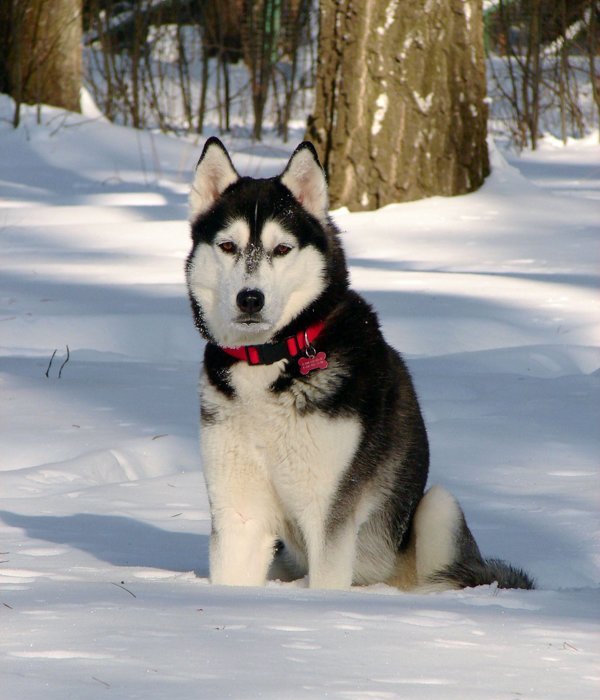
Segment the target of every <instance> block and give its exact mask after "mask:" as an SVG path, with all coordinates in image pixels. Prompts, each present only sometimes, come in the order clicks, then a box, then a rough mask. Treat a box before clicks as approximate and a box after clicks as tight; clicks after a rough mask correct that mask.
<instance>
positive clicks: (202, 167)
mask: <svg viewBox="0 0 600 700" xmlns="http://www.w3.org/2000/svg"><path fill="white" fill-rule="evenodd" d="M239 177H240V176H239V175H238V174H237V171H236V169H235V168H234V167H233V163H232V162H231V158H230V157H229V153H227V150H226V149H225V146H224V145H223V144H222V143H221V142H220V141H219V139H218V138H216V137H215V136H211V137H210V138H209V139H208V141H207V142H206V143H205V144H204V150H203V151H202V155H201V156H200V160H199V161H198V165H197V166H196V174H195V175H194V182H193V183H192V191H191V192H190V221H194V219H196V218H197V217H198V216H199V215H200V214H204V212H206V211H208V210H209V209H210V208H211V207H212V205H213V204H214V203H215V202H216V201H217V199H218V198H219V197H220V196H221V195H222V194H223V192H224V191H225V190H226V189H227V188H228V187H229V185H233V183H234V182H237V180H239Z"/></svg>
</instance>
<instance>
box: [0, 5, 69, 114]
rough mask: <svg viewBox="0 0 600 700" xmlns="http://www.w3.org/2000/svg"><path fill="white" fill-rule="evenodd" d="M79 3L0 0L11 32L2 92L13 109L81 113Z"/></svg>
mask: <svg viewBox="0 0 600 700" xmlns="http://www.w3.org/2000/svg"><path fill="white" fill-rule="evenodd" d="M81 4H82V0H0V16H1V17H2V23H3V24H4V23H5V22H6V24H7V26H9V27H10V35H9V45H8V48H6V49H5V52H4V53H5V60H6V65H5V71H4V75H5V78H4V85H3V87H4V89H6V91H7V92H8V93H9V94H10V95H11V96H12V97H13V98H14V99H15V101H16V102H17V103H21V102H26V103H30V104H41V103H43V104H50V105H54V106H55V107H64V108H65V109H69V110H72V111H75V112H79V111H80V106H79V90H80V88H81V36H82V22H81Z"/></svg>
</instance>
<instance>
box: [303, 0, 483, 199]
mask: <svg viewBox="0 0 600 700" xmlns="http://www.w3.org/2000/svg"><path fill="white" fill-rule="evenodd" d="M484 98H485V65H484V55H483V20H482V8H481V1H480V0H425V1H423V0H403V2H400V1H399V0H389V1H387V2H381V1H380V0H321V3H320V35H319V65H318V69H317V85H316V104H315V113H314V115H313V117H311V118H310V119H309V124H308V132H307V136H308V138H310V139H311V140H312V141H313V142H314V143H315V146H316V147H317V150H318V152H319V156H320V158H321V160H322V162H323V164H324V166H325V169H326V172H327V175H328V179H329V191H330V197H331V204H332V206H333V207H336V206H341V205H344V206H347V207H349V208H350V209H351V210H353V211H356V210H367V209H375V208H378V207H381V206H383V205H385V204H388V203H391V202H402V201H409V200H414V199H420V198H422V197H429V196H432V195H456V194H462V193H465V192H471V191H473V190H475V189H477V188H478V187H479V186H480V185H481V184H482V182H483V180H484V178H485V177H486V175H487V174H488V172H489V161H488V152H487V144H486V126H487V107H486V104H485V102H484Z"/></svg>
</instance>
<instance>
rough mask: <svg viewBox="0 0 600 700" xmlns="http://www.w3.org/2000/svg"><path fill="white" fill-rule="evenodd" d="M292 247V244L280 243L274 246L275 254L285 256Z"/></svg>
mask: <svg viewBox="0 0 600 700" xmlns="http://www.w3.org/2000/svg"><path fill="white" fill-rule="evenodd" d="M291 249H292V247H291V246H289V245H286V244H285V243H280V244H279V245H278V246H275V248H273V255H274V256H275V257H277V258H283V256H284V255H287V254H288V253H289V252H290V250H291Z"/></svg>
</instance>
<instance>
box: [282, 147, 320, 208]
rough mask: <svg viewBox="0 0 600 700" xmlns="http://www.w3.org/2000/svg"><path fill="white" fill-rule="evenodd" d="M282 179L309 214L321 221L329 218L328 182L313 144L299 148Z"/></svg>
mask: <svg viewBox="0 0 600 700" xmlns="http://www.w3.org/2000/svg"><path fill="white" fill-rule="evenodd" d="M280 179H281V182H282V184H284V185H285V186H286V187H287V188H288V190H290V192H291V193H292V194H293V195H294V197H295V198H296V199H297V200H298V202H300V204H301V205H302V206H303V207H304V208H305V209H306V210H307V211H308V212H309V213H311V214H312V215H313V216H315V217H316V218H317V219H320V220H321V221H322V220H324V219H326V218H327V206H328V197H327V181H326V180H325V173H324V172H323V168H322V167H321V164H320V163H319V157H318V156H317V152H316V151H315V147H314V146H313V145H312V143H310V142H309V141H303V142H302V143H301V144H300V145H299V146H298V148H297V149H296V150H295V151H294V153H293V154H292V157H291V158H290V162H289V163H288V164H287V166H286V169H285V170H284V171H283V173H282V174H281V178H280Z"/></svg>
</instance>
